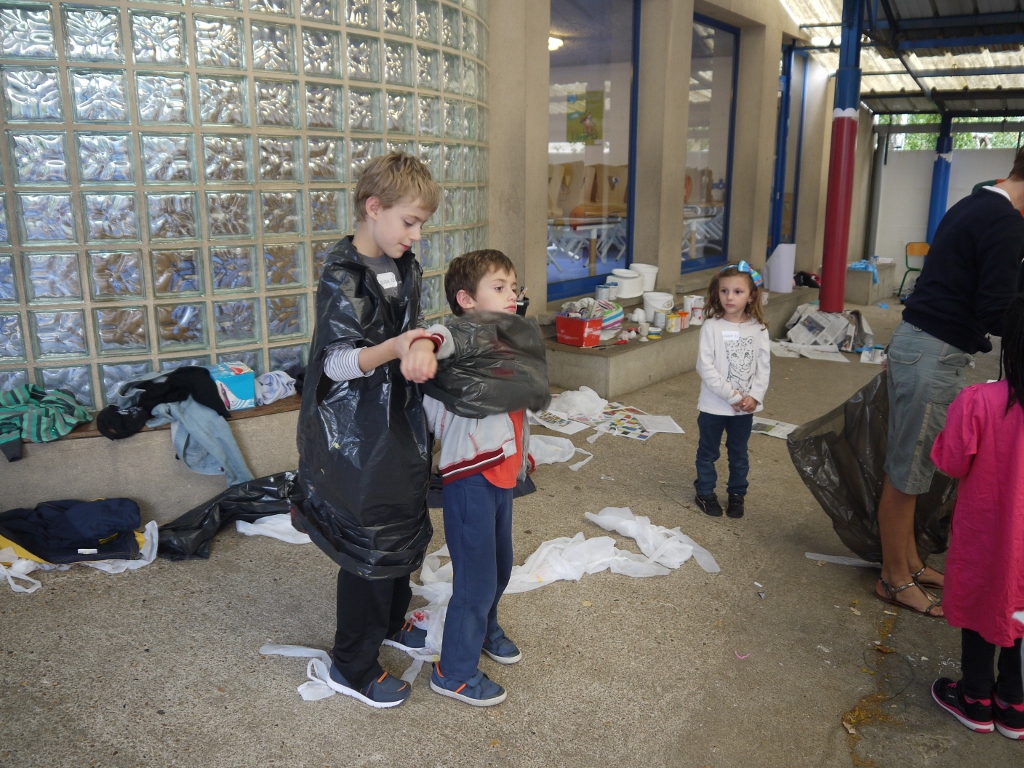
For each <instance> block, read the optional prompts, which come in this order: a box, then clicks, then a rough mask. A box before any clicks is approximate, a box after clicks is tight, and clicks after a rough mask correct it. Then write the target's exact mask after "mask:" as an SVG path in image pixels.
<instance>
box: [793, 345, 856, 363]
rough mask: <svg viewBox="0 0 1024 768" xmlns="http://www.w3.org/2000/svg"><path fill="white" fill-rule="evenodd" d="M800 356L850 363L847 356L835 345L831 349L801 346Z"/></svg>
mask: <svg viewBox="0 0 1024 768" xmlns="http://www.w3.org/2000/svg"><path fill="white" fill-rule="evenodd" d="M800 357H806V358H809V359H810V360H826V361H828V362H830V363H848V362H850V361H849V360H847V359H846V356H845V355H844V354H843V353H842V352H840V351H839V350H838V349H836V348H835V347H832V348H831V349H830V348H828V347H811V346H807V345H804V346H801V347H800Z"/></svg>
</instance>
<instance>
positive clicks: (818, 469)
mask: <svg viewBox="0 0 1024 768" xmlns="http://www.w3.org/2000/svg"><path fill="white" fill-rule="evenodd" d="M888 439H889V395H888V390H887V387H886V376H885V373H881V374H879V375H878V376H876V377H875V378H874V379H872V380H871V381H870V382H868V383H867V384H866V385H865V386H864V387H862V388H861V389H860V390H859V391H857V392H856V393H855V394H854V395H853V397H851V398H850V399H849V400H847V401H846V402H845V403H843V404H842V405H840V406H838V407H837V408H834V409H833V410H831V411H829V412H828V413H826V414H825V415H824V416H821V417H820V418H817V419H815V420H814V421H811V422H808V423H807V424H804V425H802V426H800V427H798V428H797V429H795V430H794V431H793V432H792V433H791V434H790V435H789V439H788V441H787V442H788V445H789V455H790V458H791V459H792V460H793V465H794V466H795V467H796V471H797V472H798V473H799V474H800V478H801V479H802V480H803V481H804V484H805V485H806V486H807V488H808V489H809V490H810V491H811V493H812V494H813V496H814V498H815V499H817V501H818V503H819V504H821V506H822V508H823V509H824V510H825V513H826V514H827V515H828V516H829V517H830V518H832V527H833V528H834V529H835V532H836V533H837V534H839V538H840V539H842V541H843V543H844V544H845V545H846V546H847V547H849V548H850V549H851V550H852V551H853V552H856V553H857V554H858V555H859V556H860V557H862V558H864V559H865V560H870V561H872V562H881V561H882V545H881V541H880V539H879V536H878V499H879V497H880V496H881V493H882V480H883V478H884V477H885V470H884V464H885V454H886V447H887V444H888ZM955 501H956V481H955V480H953V479H951V478H949V477H947V476H946V475H943V474H942V473H941V472H938V471H936V472H935V477H934V478H933V479H932V485H931V488H929V489H928V492H927V493H924V494H922V495H920V496H918V497H917V508H916V511H915V517H914V532H915V535H916V538H917V549H918V551H919V552H920V553H921V554H922V556H923V555H928V554H935V553H937V552H945V551H946V547H947V545H948V543H949V523H950V520H951V519H952V516H953V504H954V502H955Z"/></svg>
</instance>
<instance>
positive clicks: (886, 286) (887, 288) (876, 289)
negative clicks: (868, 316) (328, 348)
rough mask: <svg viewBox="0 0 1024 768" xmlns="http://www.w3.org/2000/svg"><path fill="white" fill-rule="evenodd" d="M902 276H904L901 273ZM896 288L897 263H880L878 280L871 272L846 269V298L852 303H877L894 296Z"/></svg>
mask: <svg viewBox="0 0 1024 768" xmlns="http://www.w3.org/2000/svg"><path fill="white" fill-rule="evenodd" d="M900 277H903V275H902V274H901V275H900ZM895 290H896V265H895V264H879V265H878V282H877V283H876V282H874V276H873V275H872V274H871V273H870V272H862V271H860V270H857V269H848V270H846V292H845V294H844V298H845V299H846V301H847V302H849V303H850V304H875V303H876V302H879V301H885V300H886V299H890V298H892V295H893V291H895Z"/></svg>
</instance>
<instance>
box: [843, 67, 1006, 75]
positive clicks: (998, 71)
mask: <svg viewBox="0 0 1024 768" xmlns="http://www.w3.org/2000/svg"><path fill="white" fill-rule="evenodd" d="M903 74H908V73H905V72H902V71H900V70H898V69H897V70H878V71H872V72H861V77H879V76H881V75H903ZM914 74H916V75H917V76H918V77H980V76H983V75H1024V64H1013V65H1010V64H1007V65H1005V66H1002V67H946V68H943V69H918V70H915V72H914Z"/></svg>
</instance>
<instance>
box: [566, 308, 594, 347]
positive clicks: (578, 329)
mask: <svg viewBox="0 0 1024 768" xmlns="http://www.w3.org/2000/svg"><path fill="white" fill-rule="evenodd" d="M555 331H556V332H557V333H558V341H559V342H560V343H562V344H569V345H570V346H573V347H596V346H597V345H598V344H600V343H601V318H600V317H595V318H593V319H591V320H583V319H581V318H577V317H565V316H564V315H555Z"/></svg>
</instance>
